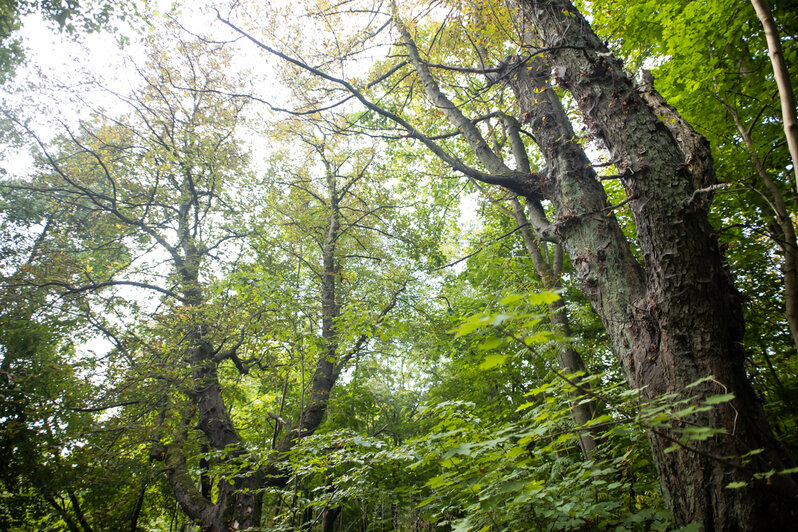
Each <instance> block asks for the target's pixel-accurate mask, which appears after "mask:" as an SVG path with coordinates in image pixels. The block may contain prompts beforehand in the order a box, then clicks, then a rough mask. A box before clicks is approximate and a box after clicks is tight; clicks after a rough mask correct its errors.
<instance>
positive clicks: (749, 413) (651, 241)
mask: <svg viewBox="0 0 798 532" xmlns="http://www.w3.org/2000/svg"><path fill="white" fill-rule="evenodd" d="M518 3H519V7H520V8H521V10H522V13H523V14H524V16H525V19H526V20H527V21H529V22H530V23H531V24H532V32H533V33H532V34H533V35H534V36H535V40H536V41H537V42H529V43H528V44H530V45H532V46H547V47H554V49H553V50H552V51H551V52H549V53H548V54H547V59H548V60H549V61H550V63H551V67H553V71H554V72H555V74H556V78H557V81H558V83H560V84H561V85H562V86H564V87H565V88H567V89H568V90H569V91H570V92H571V93H572V94H573V97H574V100H575V101H576V103H577V105H578V106H579V108H580V110H581V111H582V114H583V116H584V118H585V120H586V121H587V122H588V123H589V124H590V125H591V129H592V133H593V134H594V135H595V136H597V137H599V138H601V139H602V140H603V141H604V142H605V144H606V145H607V148H608V149H609V150H610V153H611V154H612V157H613V160H615V161H618V163H617V166H619V168H622V169H623V170H624V172H623V175H622V177H621V182H622V184H623V186H624V188H625V190H626V193H627V197H628V204H629V206H630V207H631V210H632V213H633V215H634V218H635V223H636V229H637V243H638V246H639V248H640V250H641V254H642V258H643V264H644V267H645V276H644V277H643V276H641V271H640V268H638V267H637V265H636V264H635V265H634V267H633V266H632V264H630V263H629V262H628V259H623V260H618V259H619V258H621V257H624V256H630V252H629V247H628V245H627V244H626V242H623V241H621V240H620V237H621V236H622V235H606V233H605V234H604V235H595V234H594V235H591V238H589V239H586V240H584V241H581V242H580V241H579V240H578V237H579V233H580V230H579V229H571V228H569V227H568V224H569V223H570V224H571V225H574V226H576V227H579V226H583V225H587V224H588V223H590V222H588V220H593V219H594V217H595V216H596V215H597V214H599V213H603V214H600V215H601V216H602V217H603V218H608V217H607V212H608V209H607V208H606V207H602V206H600V205H599V206H598V208H594V207H592V206H588V205H587V201H588V200H591V199H592V201H593V202H594V203H596V202H598V203H604V202H605V200H604V195H603V190H602V191H600V192H599V191H596V190H595V186H594V183H595V184H598V181H597V180H596V179H595V176H585V177H586V178H587V179H583V180H580V182H581V183H582V184H583V185H584V186H585V187H588V186H589V187H591V192H589V193H588V194H586V190H585V189H584V188H583V189H581V190H573V189H571V188H570V187H568V185H567V183H566V182H565V181H566V180H567V177H566V175H567V172H568V169H567V168H565V167H563V168H561V169H560V170H561V171H552V173H551V175H552V177H553V178H554V179H555V180H557V179H559V180H562V181H561V182H558V183H556V184H555V185H554V188H555V190H556V191H558V192H559V197H558V198H555V200H554V201H555V202H556V203H558V206H559V207H560V208H561V212H563V213H567V212H568V211H567V210H564V209H567V208H569V207H571V208H573V210H574V212H573V213H569V214H568V216H569V217H571V216H575V217H576V218H575V219H572V220H569V221H566V220H562V223H561V224H560V228H559V231H560V232H561V234H563V238H564V240H565V242H566V246H567V247H568V248H569V249H568V250H569V253H570V254H571V256H572V257H573V261H574V263H575V264H577V270H578V271H579V273H580V277H581V279H582V280H583V284H584V286H583V290H584V291H585V293H586V294H587V295H588V297H589V298H590V299H591V301H592V303H593V307H594V309H595V310H596V312H598V314H599V315H600V316H601V317H602V320H603V321H604V323H605V326H606V327H607V331H608V333H609V335H610V338H611V340H612V344H613V347H614V350H615V353H616V355H617V356H618V357H620V359H621V364H622V366H623V368H624V372H625V374H626V378H627V380H628V382H629V384H630V386H632V387H643V386H645V387H646V388H645V391H644V394H645V396H646V397H655V396H658V395H661V394H664V393H673V392H681V391H683V390H684V389H685V386H687V385H689V384H691V383H693V382H695V381H697V380H699V379H700V378H704V377H707V376H710V375H712V376H714V379H713V380H712V381H708V382H706V383H705V384H704V385H703V386H699V387H697V388H695V389H694V392H695V396H696V398H700V397H703V396H706V395H711V394H716V393H722V392H724V391H730V392H732V393H733V394H734V395H735V399H734V400H733V401H732V402H731V403H729V404H726V405H723V406H720V407H718V408H715V409H713V410H712V411H710V412H706V413H702V414H700V415H697V416H696V418H695V419H693V420H691V421H693V422H695V423H697V424H698V425H699V426H709V427H719V428H723V429H725V431H726V434H723V435H718V436H715V437H712V438H708V439H706V440H704V441H691V442H689V447H690V448H691V449H690V450H688V449H686V448H679V449H678V450H676V451H675V452H669V453H666V452H665V450H666V449H667V448H668V447H671V446H672V445H673V443H674V441H679V439H680V437H681V434H680V433H679V432H678V430H663V429H657V430H656V431H651V432H650V436H649V439H650V442H651V445H652V450H653V454H654V457H655V460H656V464H657V467H658V470H659V473H660V480H661V484H662V488H663V492H664V495H665V498H666V500H667V501H668V503H669V505H670V506H671V508H672V510H673V512H674V516H675V518H676V520H677V522H679V523H681V524H686V523H690V522H698V523H699V524H701V525H702V526H703V527H704V529H705V530H754V529H760V530H761V529H763V528H767V529H771V530H783V529H788V528H790V526H792V524H793V523H794V520H795V518H796V509H795V504H794V501H795V496H796V493H797V492H798V491H797V490H796V485H795V483H794V482H793V481H792V479H791V478H790V477H788V476H784V475H776V476H774V477H771V479H770V480H769V481H768V482H762V481H756V480H754V479H753V478H752V473H755V472H765V471H769V470H773V469H775V470H780V469H784V468H786V467H787V464H788V459H786V458H785V456H784V455H783V453H782V451H781V448H780V446H779V444H778V442H777V441H776V440H775V439H774V437H773V435H772V433H771V431H770V427H769V426H768V425H767V422H766V421H765V419H764V415H763V412H762V409H761V406H760V405H759V403H758V402H757V400H756V397H755V395H754V393H753V390H752V388H751V386H750V384H749V382H748V380H747V377H746V375H745V369H744V353H743V345H742V337H743V328H744V324H743V317H742V310H741V307H740V301H739V297H738V295H737V292H736V291H735V289H734V287H733V285H732V283H731V279H730V277H729V275H728V273H727V272H726V271H725V269H724V267H723V262H722V257H721V254H720V252H719V250H718V247H717V243H716V242H715V240H713V238H712V237H711V233H712V231H711V228H710V227H709V224H708V222H707V220H706V214H705V212H704V211H703V209H700V208H696V206H695V205H693V204H692V203H691V202H692V200H693V198H694V195H693V194H694V192H695V190H696V188H695V182H696V176H694V175H692V173H691V172H690V169H689V168H688V167H687V166H686V165H685V164H684V154H683V152H682V150H681V149H680V147H679V146H678V144H677V142H676V141H675V139H674V138H673V135H672V134H671V132H670V131H669V130H668V128H667V127H666V126H665V125H664V124H663V123H662V122H661V121H659V120H658V119H657V117H656V115H655V114H654V112H652V110H651V108H650V107H649V106H648V104H647V103H646V102H645V101H644V100H643V99H642V97H641V96H640V94H639V93H638V92H637V90H636V88H635V87H634V85H633V84H632V82H631V80H629V78H628V77H627V76H626V74H625V73H624V72H623V69H622V68H621V65H620V63H619V62H618V61H617V60H615V59H614V58H612V56H611V54H610V52H609V50H608V49H607V47H606V46H605V45H604V44H603V43H602V42H601V41H600V40H599V39H598V37H596V36H595V34H594V33H593V32H592V30H591V29H590V26H589V24H588V23H587V21H586V20H585V19H584V18H583V17H582V15H581V14H580V13H579V12H578V11H577V10H576V9H575V8H574V7H573V5H571V4H570V2H568V1H567V0H549V1H546V2H533V1H530V0H519V2H518ZM551 67H549V66H548V65H545V66H544V67H543V68H542V69H540V70H537V71H533V72H532V73H531V75H530V78H531V79H530V81H531V89H532V90H531V91H530V92H529V93H528V94H527V102H526V103H527V105H529V104H531V103H534V100H535V92H534V91H538V92H539V93H541V92H542V93H545V94H549V95H550V96H548V97H546V98H548V101H549V102H550V103H551V104H552V105H557V103H555V101H554V100H555V99H556V95H554V94H553V92H552V91H551V89H550V88H549V87H548V86H547V84H546V83H545V80H544V78H545V77H546V76H547V75H548V73H549V72H551V71H552V69H551ZM521 70H522V71H527V69H521ZM519 100H520V101H521V104H522V105H523V104H524V102H523V100H522V99H519ZM524 111H526V112H528V113H530V114H529V117H530V125H531V126H532V128H533V134H534V135H535V138H536V140H537V141H538V142H539V143H541V140H542V138H545V140H543V142H542V143H541V149H542V151H543V152H544V154H545V153H546V152H547V151H549V150H553V151H554V152H555V153H557V152H559V157H557V158H562V160H561V161H559V162H560V163H562V165H563V166H567V165H568V162H567V161H566V159H568V154H567V153H566V152H567V151H569V150H570V152H571V154H570V155H571V157H578V158H581V157H582V156H583V155H579V154H577V149H576V148H575V146H574V142H573V141H565V142H563V141H562V140H560V137H559V136H554V135H561V133H562V132H561V131H559V132H551V133H549V132H547V131H546V129H547V128H548V127H549V125H547V122H544V120H543V119H542V118H543V111H542V110H541V106H540V105H531V106H530V107H529V109H528V111H527V109H526V108H522V109H521V113H523V112H524ZM555 114H561V113H557V112H555ZM563 126H565V124H563ZM568 138H570V137H568ZM579 151H581V150H579ZM549 157H551V156H549ZM586 162H587V161H585V160H580V161H579V162H578V164H577V166H578V165H581V164H585V163H586ZM562 170H564V171H565V173H563V171H562ZM571 171H576V172H577V175H578V174H579V173H580V171H579V170H578V168H574V167H573V163H571ZM583 175H584V174H583ZM597 194H598V195H597ZM587 195H589V196H590V197H586V196H587ZM555 196H558V194H557V192H555ZM577 198H579V199H581V200H584V201H585V203H583V204H581V205H574V204H573V200H574V199H577ZM569 203H570V205H569ZM576 208H578V209H579V210H578V211H577V210H576ZM615 231H616V229H615V228H613V232H615ZM574 237H577V238H574ZM612 257H615V259H612V260H613V261H614V262H615V264H611V263H610V259H611V258H612ZM608 277H612V278H614V279H616V280H617V281H618V282H621V283H624V282H625V283H626V286H622V287H618V286H615V287H613V286H611V285H609V284H608V283H607V281H603V280H602V279H604V278H608ZM617 288H620V289H621V291H620V299H621V304H619V303H618V302H614V303H613V302H611V300H612V299H613V298H614V297H615V296H616V295H618V292H616V291H615V289H617ZM624 307H625V308H624ZM754 449H763V452H762V453H760V454H759V455H757V457H756V458H755V459H754V460H753V461H752V462H751V463H749V464H747V465H746V466H743V465H742V464H738V466H737V467H732V466H730V462H729V457H740V456H742V455H744V454H746V453H748V452H750V451H751V450H754ZM733 481H745V482H747V483H748V484H747V486H746V487H744V488H741V489H737V490H732V489H728V488H726V485H727V484H729V483H730V482H733Z"/></svg>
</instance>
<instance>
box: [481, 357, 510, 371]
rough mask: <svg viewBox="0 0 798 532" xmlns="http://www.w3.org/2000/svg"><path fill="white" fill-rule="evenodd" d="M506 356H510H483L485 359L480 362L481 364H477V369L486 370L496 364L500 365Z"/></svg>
mask: <svg viewBox="0 0 798 532" xmlns="http://www.w3.org/2000/svg"><path fill="white" fill-rule="evenodd" d="M508 358H510V355H499V354H493V355H488V356H486V357H485V360H484V361H483V362H482V364H480V365H479V369H481V370H483V371H487V370H489V369H493V368H495V367H496V366H501V365H503V364H504V363H505V361H506V360H507V359H508Z"/></svg>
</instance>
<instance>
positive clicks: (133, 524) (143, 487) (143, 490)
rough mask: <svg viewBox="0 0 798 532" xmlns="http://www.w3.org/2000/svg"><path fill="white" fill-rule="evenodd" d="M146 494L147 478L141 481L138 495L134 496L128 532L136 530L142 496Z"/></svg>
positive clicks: (142, 504)
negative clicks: (134, 500) (134, 501)
mask: <svg viewBox="0 0 798 532" xmlns="http://www.w3.org/2000/svg"><path fill="white" fill-rule="evenodd" d="M146 494H147V480H146V479H144V480H142V481H141V489H140V490H139V496H138V497H137V498H136V504H135V505H134V506H133V512H132V513H131V515H130V532H136V531H137V530H138V528H139V516H140V515H141V509H142V508H143V507H144V496H145V495H146Z"/></svg>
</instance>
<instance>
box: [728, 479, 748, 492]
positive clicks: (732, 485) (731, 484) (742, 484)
mask: <svg viewBox="0 0 798 532" xmlns="http://www.w3.org/2000/svg"><path fill="white" fill-rule="evenodd" d="M747 485H748V482H745V481H744V480H741V481H739V482H729V483H728V484H726V487H727V488H729V489H730V490H736V489H739V488H744V487H746V486H747Z"/></svg>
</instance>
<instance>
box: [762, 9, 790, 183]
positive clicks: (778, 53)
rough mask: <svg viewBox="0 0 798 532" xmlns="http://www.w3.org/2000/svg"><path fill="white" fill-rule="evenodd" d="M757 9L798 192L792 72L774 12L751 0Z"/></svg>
mask: <svg viewBox="0 0 798 532" xmlns="http://www.w3.org/2000/svg"><path fill="white" fill-rule="evenodd" d="M751 3H752V4H753V5H754V9H755V10H756V16H757V17H759V20H760V21H761V22H762V27H763V28H764V29H765V37H766V39H767V42H768V55H770V62H771V63H772V64H773V76H774V77H775V78H776V86H777V87H778V89H779V100H780V101H781V116H782V120H783V121H784V136H785V137H787V147H788V149H789V150H790V157H791V158H792V171H793V175H794V176H795V184H796V186H795V191H796V192H798V168H796V164H798V119H796V116H795V94H794V93H793V91H792V82H791V81H790V73H789V72H788V71H787V63H786V61H785V60H784V51H783V50H782V49H781V40H780V39H779V29H778V27H777V26H776V21H775V20H774V19H773V14H772V13H771V12H770V8H769V7H768V4H767V2H766V0H751Z"/></svg>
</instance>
